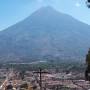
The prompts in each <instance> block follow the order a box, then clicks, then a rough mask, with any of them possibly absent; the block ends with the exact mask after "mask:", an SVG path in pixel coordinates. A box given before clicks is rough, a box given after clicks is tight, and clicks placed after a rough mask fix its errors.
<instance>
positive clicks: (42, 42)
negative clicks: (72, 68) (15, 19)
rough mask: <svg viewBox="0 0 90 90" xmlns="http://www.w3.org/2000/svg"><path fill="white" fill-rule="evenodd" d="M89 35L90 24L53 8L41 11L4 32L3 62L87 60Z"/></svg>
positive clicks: (0, 48) (0, 56) (0, 54)
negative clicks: (46, 58)
mask: <svg viewBox="0 0 90 90" xmlns="http://www.w3.org/2000/svg"><path fill="white" fill-rule="evenodd" d="M89 36H90V26H89V25H87V24H84V23H81V22H80V21H78V20H76V19H74V18H73V17H71V16H69V15H66V14H62V13H59V12H58V11H56V10H55V9H53V8H51V7H49V8H48V7H46V8H45V7H44V8H40V9H39V10H37V11H36V12H34V13H33V14H32V15H30V16H29V17H27V18H26V19H24V20H23V21H20V22H19V23H17V24H15V25H13V26H11V27H9V28H7V29H5V30H3V31H1V32H0V43H1V46H0V60H4V61H5V62H7V61H18V62H19V61H25V60H26V61H27V60H29V61H33V60H39V59H43V60H44V59H45V57H48V56H49V59H53V58H58V59H60V60H61V59H63V60H64V59H70V60H79V59H84V58H85V54H86V52H87V50H88V48H89V45H90V43H89V40H90V39H89ZM52 57H53V58H52Z"/></svg>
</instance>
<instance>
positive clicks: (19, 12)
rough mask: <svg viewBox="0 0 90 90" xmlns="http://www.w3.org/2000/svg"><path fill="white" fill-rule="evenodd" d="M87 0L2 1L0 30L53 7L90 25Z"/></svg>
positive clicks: (89, 11) (0, 5)
mask: <svg viewBox="0 0 90 90" xmlns="http://www.w3.org/2000/svg"><path fill="white" fill-rule="evenodd" d="M85 1H86V0H0V30H3V29H5V28H7V27H8V26H11V25H13V24H15V23H17V22H18V21H21V20H22V19H24V18H26V17H27V16H29V15H30V14H31V13H32V12H34V11H35V10H37V9H39V8H40V7H42V6H47V5H51V6H52V7H54V8H55V9H57V10H58V11H60V12H63V13H67V14H69V15H72V16H73V17H75V18H77V19H79V20H80V21H83V22H85V23H87V24H90V9H88V8H87V6H86V4H85Z"/></svg>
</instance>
